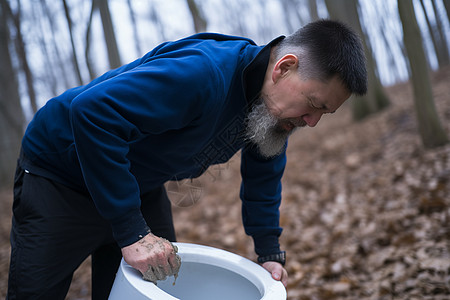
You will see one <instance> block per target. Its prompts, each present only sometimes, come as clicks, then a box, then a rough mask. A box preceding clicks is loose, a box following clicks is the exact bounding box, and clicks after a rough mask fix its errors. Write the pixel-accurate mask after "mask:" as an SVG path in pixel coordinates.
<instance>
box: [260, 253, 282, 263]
mask: <svg viewBox="0 0 450 300" xmlns="http://www.w3.org/2000/svg"><path fill="white" fill-rule="evenodd" d="M266 261H276V262H279V263H280V264H282V265H283V266H284V264H285V263H286V251H281V252H280V253H276V254H270V255H266V256H259V257H258V263H260V264H263V263H265V262H266Z"/></svg>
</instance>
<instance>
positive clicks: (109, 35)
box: [94, 0, 122, 69]
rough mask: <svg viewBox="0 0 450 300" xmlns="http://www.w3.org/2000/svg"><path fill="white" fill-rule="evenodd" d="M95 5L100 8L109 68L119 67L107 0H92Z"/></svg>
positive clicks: (117, 50)
mask: <svg viewBox="0 0 450 300" xmlns="http://www.w3.org/2000/svg"><path fill="white" fill-rule="evenodd" d="M94 1H95V2H96V6H97V7H98V9H99V10H100V16H101V18H102V25H103V34H104V36H105V42H106V48H107V50H108V60H109V66H110V68H112V69H114V68H117V67H120V66H121V65H122V62H121V60H120V55H119V47H118V46H117V40H116V34H115V31H114V26H113V22H112V18H111V12H110V10H109V4H108V0H94Z"/></svg>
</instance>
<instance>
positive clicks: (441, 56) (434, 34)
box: [420, 0, 449, 68]
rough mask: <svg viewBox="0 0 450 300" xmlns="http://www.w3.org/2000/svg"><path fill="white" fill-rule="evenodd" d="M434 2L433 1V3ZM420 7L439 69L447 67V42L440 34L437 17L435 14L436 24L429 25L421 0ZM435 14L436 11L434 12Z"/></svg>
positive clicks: (421, 0)
mask: <svg viewBox="0 0 450 300" xmlns="http://www.w3.org/2000/svg"><path fill="white" fill-rule="evenodd" d="M433 2H434V1H433ZM420 5H421V6H422V10H423V14H424V16H425V21H426V23H427V26H428V31H429V32H430V37H431V41H432V42H433V46H434V51H435V53H436V58H437V60H438V65H439V68H441V67H444V66H446V65H448V63H449V62H448V60H449V57H448V48H447V42H446V41H445V37H444V36H443V34H442V30H440V27H439V23H438V20H439V16H438V15H436V14H435V16H436V24H434V26H433V24H431V22H430V18H429V17H428V12H427V10H426V8H425V4H424V2H423V0H420ZM435 12H436V11H435Z"/></svg>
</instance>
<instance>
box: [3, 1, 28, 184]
mask: <svg viewBox="0 0 450 300" xmlns="http://www.w3.org/2000/svg"><path fill="white" fill-rule="evenodd" d="M10 10H11V8H10V6H9V3H8V1H7V0H0V70H1V72H0V91H1V96H0V186H2V187H3V186H6V185H10V184H11V183H12V181H13V175H14V168H15V162H16V160H17V156H18V153H19V148H20V142H21V138H22V134H23V124H24V116H23V111H22V107H21V105H20V96H19V87H18V83H17V78H16V76H15V74H16V72H15V70H14V67H13V63H12V57H11V53H10V46H11V38H10V32H9V28H8V23H7V20H8V15H9V13H8V12H9V11H10Z"/></svg>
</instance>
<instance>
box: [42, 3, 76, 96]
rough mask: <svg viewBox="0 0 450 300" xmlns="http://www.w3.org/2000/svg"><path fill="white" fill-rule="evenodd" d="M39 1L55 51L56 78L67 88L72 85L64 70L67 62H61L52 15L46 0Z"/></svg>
mask: <svg viewBox="0 0 450 300" xmlns="http://www.w3.org/2000/svg"><path fill="white" fill-rule="evenodd" d="M40 3H41V5H42V9H43V14H44V15H45V17H46V18H47V21H48V23H49V25H50V35H49V36H50V37H51V41H52V43H51V45H52V46H53V48H54V51H55V59H56V66H57V67H58V68H59V74H58V78H59V79H61V80H62V81H64V84H63V87H64V89H68V88H69V87H71V86H72V84H70V82H69V78H68V76H67V72H66V65H67V63H65V62H63V60H62V58H61V53H60V51H59V48H58V43H57V39H56V34H55V22H54V20H53V16H52V15H51V14H50V10H49V9H48V6H47V2H46V1H42V2H40ZM55 96H56V94H55Z"/></svg>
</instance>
